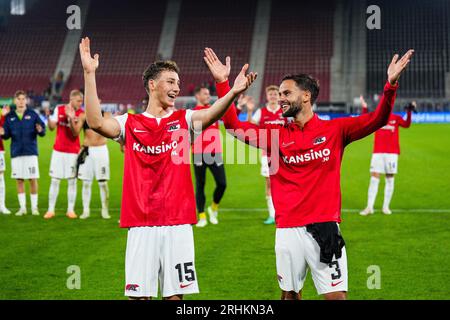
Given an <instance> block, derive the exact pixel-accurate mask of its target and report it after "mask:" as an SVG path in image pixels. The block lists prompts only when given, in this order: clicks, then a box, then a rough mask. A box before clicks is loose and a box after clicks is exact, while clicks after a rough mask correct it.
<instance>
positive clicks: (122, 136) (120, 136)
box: [114, 113, 128, 141]
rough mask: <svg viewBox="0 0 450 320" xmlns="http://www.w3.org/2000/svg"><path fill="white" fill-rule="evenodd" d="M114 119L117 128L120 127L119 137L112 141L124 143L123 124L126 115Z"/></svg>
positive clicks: (125, 120)
mask: <svg viewBox="0 0 450 320" xmlns="http://www.w3.org/2000/svg"><path fill="white" fill-rule="evenodd" d="M114 119H116V121H117V122H118V123H119V126H120V135H119V136H118V137H117V138H115V139H114V140H116V141H118V140H123V141H125V123H126V122H127V119H128V113H125V114H122V115H120V116H115V117H114Z"/></svg>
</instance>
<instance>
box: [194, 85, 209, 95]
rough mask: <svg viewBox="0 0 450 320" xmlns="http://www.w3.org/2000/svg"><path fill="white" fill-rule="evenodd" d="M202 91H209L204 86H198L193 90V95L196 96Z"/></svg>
mask: <svg viewBox="0 0 450 320" xmlns="http://www.w3.org/2000/svg"><path fill="white" fill-rule="evenodd" d="M203 89H208V90H209V88H208V87H207V86H205V85H200V86H197V87H195V89H194V95H196V94H197V93H199V92H200V91H202V90H203Z"/></svg>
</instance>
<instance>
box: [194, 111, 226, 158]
mask: <svg viewBox="0 0 450 320" xmlns="http://www.w3.org/2000/svg"><path fill="white" fill-rule="evenodd" d="M209 107H210V106H196V107H195V108H194V110H201V109H207V108H209ZM192 153H195V154H216V153H222V142H221V140H220V129H219V121H217V122H215V123H213V124H212V125H211V126H209V127H208V128H206V130H204V131H203V132H202V133H201V134H200V135H199V136H198V137H197V138H196V139H195V142H194V143H193V145H192Z"/></svg>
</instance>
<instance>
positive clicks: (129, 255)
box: [80, 38, 256, 300]
mask: <svg viewBox="0 0 450 320" xmlns="http://www.w3.org/2000/svg"><path fill="white" fill-rule="evenodd" d="M80 56H81V60H82V64H83V68H84V81H85V93H86V101H85V105H86V117H87V122H88V124H89V127H90V128H92V129H93V130H95V131H96V132H98V133H100V134H101V135H103V136H105V137H108V138H113V139H121V140H124V143H125V161H124V164H125V165H124V176H123V193H122V207H121V217H120V225H121V227H123V228H129V230H128V240H127V251H126V258H125V259H126V261H125V273H126V286H125V295H127V296H129V297H133V298H150V297H156V296H157V293H158V278H159V284H160V291H161V295H162V296H163V297H164V298H165V299H173V300H178V299H181V298H182V296H183V295H184V294H189V293H197V292H198V284H197V276H196V272H195V259H194V239H193V232H192V224H195V223H197V217H196V212H195V197H194V190H193V186H192V179H191V171H190V161H189V156H190V150H189V148H190V141H192V140H193V139H194V138H195V135H196V134H199V133H200V132H201V130H202V129H205V128H207V127H208V126H210V125H212V124H213V123H215V122H216V121H217V120H219V119H220V117H222V116H223V115H224V114H225V112H226V110H227V108H228V107H229V106H230V105H231V103H232V101H233V100H234V99H235V98H236V97H237V96H238V95H239V94H240V93H241V92H243V91H245V90H246V89H247V88H248V87H249V86H250V85H251V83H252V82H253V81H254V80H255V79H256V74H254V73H249V74H248V75H245V72H246V70H247V69H248V65H247V64H246V65H245V66H244V67H243V68H242V70H241V72H240V73H239V75H238V77H237V78H236V80H235V82H234V86H233V88H232V89H231V91H229V92H228V93H227V94H226V95H224V97H222V98H221V99H219V100H217V101H216V102H215V103H214V104H213V105H212V106H211V107H209V108H207V109H202V110H197V111H192V110H174V109H173V107H174V105H175V99H176V97H177V96H178V94H179V92H180V87H179V84H180V80H179V76H178V73H179V70H178V67H177V65H176V64H175V63H174V62H173V61H157V62H154V63H152V64H151V65H150V66H149V67H148V68H147V70H145V72H144V75H143V82H144V87H145V89H146V91H147V93H148V94H149V103H148V106H147V109H146V111H145V112H144V113H143V114H125V115H122V116H119V117H116V118H109V119H108V118H104V117H103V116H102V114H101V110H100V104H99V101H98V97H97V89H96V83H95V70H96V69H97V67H98V64H99V60H98V59H99V56H98V55H97V54H96V55H94V58H92V57H91V53H90V41H89V39H88V38H84V39H82V41H81V43H80ZM180 160H181V161H180Z"/></svg>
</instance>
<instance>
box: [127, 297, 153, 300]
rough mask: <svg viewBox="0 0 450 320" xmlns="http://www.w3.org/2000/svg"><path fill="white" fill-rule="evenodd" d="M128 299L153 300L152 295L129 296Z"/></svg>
mask: <svg viewBox="0 0 450 320" xmlns="http://www.w3.org/2000/svg"><path fill="white" fill-rule="evenodd" d="M128 300H152V297H128Z"/></svg>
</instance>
